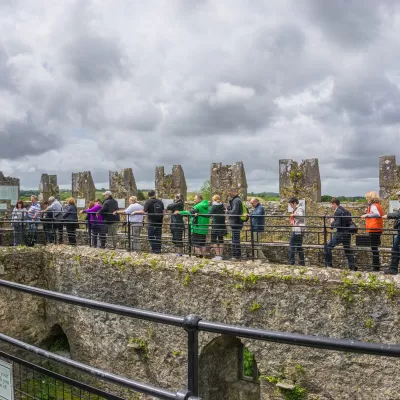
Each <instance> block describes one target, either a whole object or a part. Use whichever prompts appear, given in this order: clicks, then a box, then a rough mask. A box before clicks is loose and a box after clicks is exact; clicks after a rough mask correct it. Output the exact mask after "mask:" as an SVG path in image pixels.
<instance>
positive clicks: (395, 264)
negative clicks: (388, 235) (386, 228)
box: [390, 233, 400, 271]
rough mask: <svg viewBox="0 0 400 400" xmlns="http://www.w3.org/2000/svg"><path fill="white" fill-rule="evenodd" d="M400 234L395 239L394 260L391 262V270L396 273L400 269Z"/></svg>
mask: <svg viewBox="0 0 400 400" xmlns="http://www.w3.org/2000/svg"><path fill="white" fill-rule="evenodd" d="M399 252H400V233H399V234H398V235H396V236H395V237H394V240H393V247H392V259H391V261H390V268H391V269H393V270H394V271H398V269H399V259H400V254H399Z"/></svg>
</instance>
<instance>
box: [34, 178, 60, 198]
mask: <svg viewBox="0 0 400 400" xmlns="http://www.w3.org/2000/svg"><path fill="white" fill-rule="evenodd" d="M59 195H60V189H59V187H58V185H57V175H48V174H42V176H41V178H40V184H39V201H47V200H48V199H49V197H51V196H54V197H55V198H58V197H59Z"/></svg>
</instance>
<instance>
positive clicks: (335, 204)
mask: <svg viewBox="0 0 400 400" xmlns="http://www.w3.org/2000/svg"><path fill="white" fill-rule="evenodd" d="M331 206H332V210H333V211H334V214H333V217H332V218H331V219H330V223H331V228H332V229H335V230H336V231H335V232H334V234H333V237H332V240H331V241H330V242H329V243H328V244H327V248H326V255H325V264H326V266H327V267H329V268H332V250H333V249H334V248H335V247H336V246H338V245H339V244H342V245H343V249H344V254H345V256H346V258H347V262H348V265H349V269H350V270H351V271H357V267H356V265H355V260H354V255H353V252H352V251H351V248H350V245H351V234H350V230H349V226H350V224H349V223H348V222H349V221H347V220H346V219H348V218H350V217H349V216H346V214H347V212H346V209H345V208H343V207H342V206H341V205H340V200H339V199H337V198H336V197H334V198H333V199H332V200H331Z"/></svg>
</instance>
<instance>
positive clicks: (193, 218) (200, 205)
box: [174, 194, 210, 257]
mask: <svg viewBox="0 0 400 400" xmlns="http://www.w3.org/2000/svg"><path fill="white" fill-rule="evenodd" d="M174 214H180V215H190V232H191V234H192V246H193V247H194V253H195V254H196V256H199V257H204V256H205V254H206V250H207V248H206V238H207V234H208V224H209V221H210V217H209V216H208V215H207V214H208V201H207V200H203V196H202V195H201V194H197V195H196V196H195V198H194V206H193V209H192V210H190V211H175V213H174Z"/></svg>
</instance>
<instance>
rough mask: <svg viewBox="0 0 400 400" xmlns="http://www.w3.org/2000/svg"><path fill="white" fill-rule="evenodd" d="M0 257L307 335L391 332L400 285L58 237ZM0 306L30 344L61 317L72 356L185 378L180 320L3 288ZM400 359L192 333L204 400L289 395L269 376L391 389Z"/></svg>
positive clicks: (336, 395) (323, 399)
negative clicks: (55, 242)
mask: <svg viewBox="0 0 400 400" xmlns="http://www.w3.org/2000/svg"><path fill="white" fill-rule="evenodd" d="M0 264H1V268H0V276H1V278H2V279H8V280H12V281H16V282H20V283H24V284H29V285H32V286H39V287H42V288H46V289H50V290H55V291H59V292H62V293H67V294H74V295H76V294H79V296H81V297H88V298H91V299H94V300H100V301H106V302H110V303H114V304H121V305H126V306H131V307H136V308H139V309H147V310H153V311H159V312H166V313H171V314H175V315H181V316H184V315H187V314H189V313H197V314H199V315H200V316H201V317H202V318H203V319H205V320H210V321H216V322H223V323H231V324H236V325H245V326H251V327H258V328H264V329H270V330H280V331H286V332H297V333H305V334H309V335H319V336H329V337H336V338H352V339H354V340H357V339H358V340H363V341H370V342H377V343H392V344H397V343H399V342H400V331H399V329H398V325H399V317H400V311H399V307H398V302H399V299H400V297H399V294H400V286H399V283H398V281H397V280H396V279H393V278H383V277H380V276H375V275H374V279H373V280H372V278H371V276H370V275H369V274H366V273H359V274H351V275H348V276H347V275H343V274H342V272H341V271H337V270H326V269H321V268H312V267H309V268H307V270H304V269H302V268H287V267H284V266H279V265H268V264H262V265H260V264H254V263H251V262H248V263H235V264H231V263H229V262H219V263H216V262H210V261H207V260H198V259H185V258H183V259H182V258H180V259H179V263H178V264H177V258H175V257H168V256H164V257H160V256H154V255H153V256H151V257H149V256H147V257H142V256H140V255H136V254H131V255H129V254H126V253H119V252H113V253H110V252H107V251H101V250H96V249H83V248H76V249H71V248H68V247H66V246H65V247H63V246H62V247H59V246H58V247H53V246H49V247H46V248H45V249H35V248H33V249H30V248H25V249H18V248H11V249H1V250H0ZM375 277H376V279H375ZM149 288H151V289H150V290H149ZM0 305H1V309H2V310H3V312H2V313H0V323H1V326H2V332H3V333H5V334H8V335H11V336H14V337H17V338H19V339H22V340H26V341H28V342H30V343H33V344H38V343H40V342H41V341H43V339H44V338H45V337H46V331H47V334H48V333H49V332H50V331H51V328H52V327H54V326H55V325H59V326H60V327H61V328H62V330H63V331H64V332H65V334H66V336H67V338H68V341H69V344H70V348H71V356H72V358H73V359H75V360H78V361H82V362H85V363H89V364H90V365H93V366H95V367H99V368H103V369H106V370H108V371H112V372H115V373H120V374H122V375H125V376H127V377H130V378H133V379H136V380H138V381H143V382H149V383H153V384H155V385H159V386H164V387H167V388H170V389H173V390H176V389H177V388H180V387H183V386H185V384H186V359H187V348H186V335H185V332H184V331H183V329H178V328H175V327H166V326H162V325H159V324H153V323H148V322H145V321H138V320H134V319H129V318H125V317H118V316H115V315H111V314H107V313H104V312H99V311H94V310H89V309H84V308H80V307H75V306H72V305H67V304H62V303H58V302H54V301H49V300H45V301H44V300H42V299H40V298H38V297H33V296H28V295H21V294H20V293H17V292H12V291H9V290H5V289H1V290H0ZM16 310H18V311H16ZM137 340H142V341H143V343H145V354H146V356H144V353H143V351H142V350H140V349H138V348H137V347H135V346H132V345H131V344H132V343H133V342H135V341H137ZM241 343H243V344H244V345H246V346H247V347H248V348H249V350H250V351H251V352H252V353H253V354H255V359H256V362H257V365H258V368H259V371H260V375H261V378H260V381H259V382H248V381H246V382H244V381H242V380H240V379H239V378H238V377H239V373H240V371H239V370H238V368H239V362H238V357H239V349H240V345H241ZM399 368H400V361H399V360H396V359H395V358H386V357H376V356H368V355H358V354H353V353H341V352H334V351H327V350H319V349H310V348H302V347H296V346H289V345H281V344H276V343H267V342H257V341H252V340H247V339H243V340H240V339H236V338H234V337H223V336H222V337H221V336H218V335H214V334H208V333H204V332H201V333H200V371H201V373H202V377H201V379H200V395H201V396H203V399H204V400H216V399H218V400H228V399H229V400H232V399H233V400H238V399H241V400H254V399H256V398H257V399H263V400H266V399H285V398H288V397H285V396H288V395H289V394H290V393H289V392H286V393H283V392H282V391H281V390H280V389H279V388H278V387H277V386H276V381H277V380H278V379H285V380H286V381H287V382H288V383H289V384H292V385H294V384H295V385H297V386H298V387H300V388H302V389H305V390H306V391H307V397H306V398H307V399H317V398H318V399H320V400H330V399H335V400H342V399H343V400H344V399H346V400H347V399H359V400H370V399H380V400H390V399H397V398H398V393H399V392H400V378H399V377H398V373H397V372H398V369H399ZM213 392H214V393H217V394H213ZM139 398H145V397H144V396H139ZM293 398H295V397H293Z"/></svg>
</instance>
